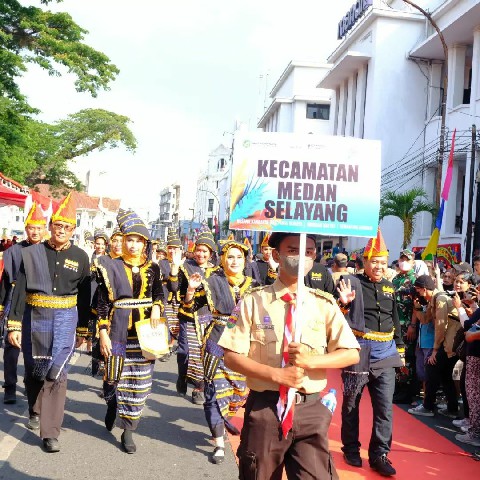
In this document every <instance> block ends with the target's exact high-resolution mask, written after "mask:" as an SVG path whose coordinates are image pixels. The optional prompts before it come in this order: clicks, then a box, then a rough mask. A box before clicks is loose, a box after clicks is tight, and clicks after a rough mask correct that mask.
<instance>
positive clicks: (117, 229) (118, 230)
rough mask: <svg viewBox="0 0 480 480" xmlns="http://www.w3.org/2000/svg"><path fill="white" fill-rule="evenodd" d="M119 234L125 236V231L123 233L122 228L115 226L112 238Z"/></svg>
mask: <svg viewBox="0 0 480 480" xmlns="http://www.w3.org/2000/svg"><path fill="white" fill-rule="evenodd" d="M117 235H120V236H121V237H123V233H122V231H121V230H120V228H118V227H115V228H114V229H113V230H112V234H111V235H110V240H112V238H113V237H116V236H117Z"/></svg>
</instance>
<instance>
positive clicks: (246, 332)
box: [218, 279, 360, 393]
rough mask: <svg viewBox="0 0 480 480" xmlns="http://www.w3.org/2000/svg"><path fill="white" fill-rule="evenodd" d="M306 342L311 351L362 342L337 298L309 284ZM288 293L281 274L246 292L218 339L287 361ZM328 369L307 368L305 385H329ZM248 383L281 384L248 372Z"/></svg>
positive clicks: (257, 356) (273, 362) (308, 389)
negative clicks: (230, 324)
mask: <svg viewBox="0 0 480 480" xmlns="http://www.w3.org/2000/svg"><path fill="white" fill-rule="evenodd" d="M305 290H306V291H305V299H304V304H303V315H302V316H303V317H304V318H305V322H304V325H303V330H302V336H301V343H303V344H305V345H308V346H309V347H310V350H311V353H312V355H319V354H320V355H323V354H324V353H325V350H326V351H327V352H333V351H335V350H338V349H341V348H355V349H358V350H360V346H359V344H358V342H357V340H356V339H355V336H354V335H353V333H352V331H351V329H350V327H349V326H348V323H347V321H346V320H345V317H344V316H343V314H342V312H341V311H340V309H339V308H338V306H337V304H336V302H335V300H334V298H333V297H332V296H331V295H330V294H328V293H325V292H322V291H320V290H314V289H311V288H305ZM285 293H288V289H287V287H285V285H283V283H282V282H281V281H280V280H278V279H277V280H275V282H274V283H273V284H272V285H268V286H265V287H259V288H256V289H253V290H252V291H251V292H250V293H247V294H246V295H245V296H244V297H243V299H242V300H241V301H240V303H239V305H238V307H237V309H236V310H238V311H237V315H238V319H237V321H236V324H235V325H234V326H233V328H226V329H225V330H224V332H223V334H222V337H221V339H220V341H219V342H218V343H219V345H221V346H222V347H224V348H226V349H228V350H231V351H233V352H236V353H239V354H241V355H248V357H249V358H251V359H252V360H255V361H257V362H259V363H263V364H267V365H270V366H271V367H278V368H280V367H281V366H282V343H283V335H284V328H285V317H286V314H287V310H288V307H289V306H288V304H287V303H286V302H285V301H283V300H282V299H281V297H282V295H284V294H285ZM326 373H327V372H326V370H325V369H318V370H311V371H308V370H307V371H306V372H305V374H306V379H305V381H304V383H303V388H302V389H301V391H303V392H305V393H316V392H320V391H321V390H323V389H324V388H325V387H326V385H327V378H326ZM247 386H248V387H249V388H251V389H252V390H256V391H257V392H263V391H265V390H278V384H276V383H274V382H266V381H264V380H259V379H257V378H249V377H247Z"/></svg>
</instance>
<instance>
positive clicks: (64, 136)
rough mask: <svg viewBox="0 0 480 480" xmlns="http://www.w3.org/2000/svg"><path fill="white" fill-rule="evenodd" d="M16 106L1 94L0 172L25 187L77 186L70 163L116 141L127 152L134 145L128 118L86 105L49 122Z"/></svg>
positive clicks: (131, 149) (77, 182)
mask: <svg viewBox="0 0 480 480" xmlns="http://www.w3.org/2000/svg"><path fill="white" fill-rule="evenodd" d="M15 105H16V103H15V102H13V101H10V100H8V99H5V98H3V99H2V98H1V97H0V171H2V172H3V173H5V175H7V176H9V177H11V178H13V179H15V180H17V181H18V182H21V183H24V184H26V185H29V186H33V185H35V184H37V183H48V184H50V185H52V186H53V187H65V188H76V189H79V188H81V182H80V181H79V180H78V178H77V177H76V176H75V175H74V174H73V173H72V172H71V171H70V169H69V162H70V161H74V160H75V159H77V158H78V157H80V156H84V155H88V154H89V153H91V152H93V151H100V150H104V149H106V148H116V147H118V146H120V145H123V146H124V147H125V148H126V149H127V150H129V151H134V150H135V148H136V139H135V137H134V135H133V133H132V132H131V130H130V128H129V126H128V124H129V123H130V120H129V118H128V117H125V116H122V115H118V114H116V113H113V112H109V111H107V110H101V109H86V110H81V111H79V112H77V113H74V114H72V115H69V116H68V117H67V118H66V119H63V120H59V121H58V122H56V123H54V124H48V123H44V122H41V121H38V120H35V119H33V118H32V117H30V116H28V115H27V114H26V113H25V112H21V111H20V112H19V111H18V110H16V109H15ZM12 126H13V127H15V128H12Z"/></svg>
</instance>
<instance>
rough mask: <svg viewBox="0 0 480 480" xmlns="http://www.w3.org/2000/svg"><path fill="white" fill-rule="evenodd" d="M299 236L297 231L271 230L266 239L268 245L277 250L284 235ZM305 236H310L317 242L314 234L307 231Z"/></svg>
mask: <svg viewBox="0 0 480 480" xmlns="http://www.w3.org/2000/svg"><path fill="white" fill-rule="evenodd" d="M299 236H300V234H299V233H293V232H273V233H272V234H271V235H270V239H269V240H268V246H269V247H272V248H276V249H277V250H278V247H279V246H280V243H282V240H283V239H284V238H285V237H299ZM307 238H311V239H312V240H313V241H314V242H315V245H316V244H317V237H316V236H315V235H313V234H311V233H308V234H307Z"/></svg>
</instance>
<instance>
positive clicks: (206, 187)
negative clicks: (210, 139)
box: [194, 145, 232, 235]
mask: <svg viewBox="0 0 480 480" xmlns="http://www.w3.org/2000/svg"><path fill="white" fill-rule="evenodd" d="M231 152H232V150H231V148H229V147H226V146H225V145H219V146H218V147H217V148H215V150H213V151H212V152H211V153H210V155H209V156H208V162H207V166H206V168H205V170H204V171H203V172H202V173H201V174H200V176H199V178H198V181H197V193H196V198H195V207H194V209H195V211H194V220H195V222H196V223H200V224H202V223H206V224H207V225H208V226H209V228H211V229H213V230H215V227H217V233H218V235H220V233H221V232H220V230H221V227H222V223H223V222H224V221H225V220H227V219H228V211H229V210H228V207H227V204H228V203H229V201H230V198H229V195H226V192H229V191H230V184H231V177H230V174H229V170H230V166H231V158H230V157H231ZM229 182H230V183H229Z"/></svg>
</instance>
